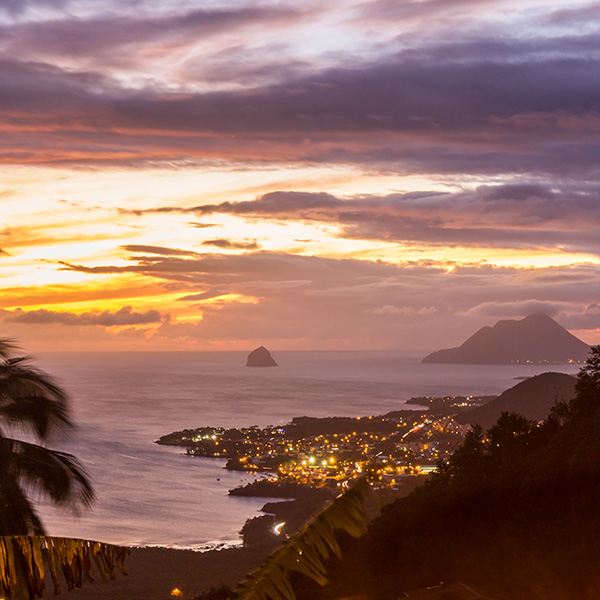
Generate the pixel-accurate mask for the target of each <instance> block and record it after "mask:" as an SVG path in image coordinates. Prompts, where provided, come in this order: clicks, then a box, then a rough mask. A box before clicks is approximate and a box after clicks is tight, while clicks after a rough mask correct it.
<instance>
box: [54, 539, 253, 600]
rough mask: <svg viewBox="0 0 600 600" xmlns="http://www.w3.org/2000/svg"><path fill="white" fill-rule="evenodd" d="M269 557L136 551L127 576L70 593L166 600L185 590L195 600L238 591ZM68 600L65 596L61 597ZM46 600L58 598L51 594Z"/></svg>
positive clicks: (97, 598)
mask: <svg viewBox="0 0 600 600" xmlns="http://www.w3.org/2000/svg"><path fill="white" fill-rule="evenodd" d="M264 557H265V553H264V552H263V551H260V550H257V549H253V548H242V547H239V548H223V549H221V550H211V551H209V552H195V551H192V550H173V549H170V548H132V550H131V554H130V555H129V556H128V557H127V559H126V561H125V568H126V570H127V576H123V575H121V574H120V573H117V576H116V579H115V580H114V581H108V582H106V583H105V582H103V581H102V579H101V578H100V577H96V578H95V579H96V580H95V581H94V583H92V584H85V585H84V586H83V587H82V588H81V589H77V590H73V591H71V592H69V593H68V594H69V595H68V596H66V597H68V598H72V599H73V600H76V599H77V598H79V599H82V600H159V599H160V600H165V599H168V598H171V591H172V590H173V589H175V588H177V589H179V590H181V592H182V593H183V596H182V597H183V598H186V599H188V600H189V599H191V598H194V596H196V595H198V594H200V593H201V592H203V591H208V590H209V589H210V588H211V587H215V588H218V587H220V586H221V585H224V584H225V585H229V586H231V587H234V586H235V585H236V584H237V583H238V582H240V581H242V580H243V579H244V577H245V575H246V573H249V572H251V571H253V570H254V569H256V568H257V567H259V566H260V564H261V563H262V561H263V559H264ZM61 596H64V593H62V594H61ZM46 598H54V594H53V591H52V590H47V593H46Z"/></svg>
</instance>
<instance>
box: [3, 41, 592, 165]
mask: <svg viewBox="0 0 600 600" xmlns="http://www.w3.org/2000/svg"><path fill="white" fill-rule="evenodd" d="M577 47H579V48H586V49H587V50H588V52H587V53H585V54H584V53H581V52H578V51H577ZM599 49H600V40H599V38H598V36H597V35H588V36H585V35H581V36H580V37H577V38H575V37H573V36H571V37H570V38H562V37H557V38H556V39H541V40H540V39H533V40H531V41H527V42H518V41H515V42H514V43H511V44H509V43H506V42H504V41H502V40H500V39H496V40H494V39H491V40H483V39H475V40H472V41H471V42H469V43H464V42H455V43H453V44H448V43H446V44H438V45H437V46H431V47H428V48H424V49H419V50H407V51H406V52H404V53H399V54H397V55H395V56H388V57H385V58H381V59H378V60H377V61H374V62H371V63H369V64H364V65H362V66H352V65H350V66H348V67H347V68H344V69H341V68H338V69H329V70H327V71H324V72H322V73H319V74H313V75H310V76H303V77H296V78H294V79H290V80H287V81H284V82H282V83H280V84H277V85H270V86H266V87H256V88H253V89H251V90H235V91H222V92H212V93H204V94H201V93H189V92H188V93H185V92H178V93H176V94H175V93H159V92H158V91H156V90H153V89H150V88H146V89H137V90H131V89H124V88H122V87H120V86H118V85H117V84H116V83H115V82H112V81H110V80H109V79H107V78H104V77H101V76H99V75H97V74H94V73H87V74H86V73H70V72H66V71H63V70H61V69H59V68H57V67H51V66H48V65H42V64H38V63H20V62H17V61H14V60H13V61H11V60H8V59H5V60H4V61H3V62H2V63H1V64H0V110H2V112H3V115H2V117H3V120H4V125H5V128H6V135H4V136H3V140H2V141H0V155H2V156H4V159H5V160H7V161H10V162H45V163H59V164H69V163H73V162H75V163H77V162H79V163H83V164H86V163H90V164H93V163H94V161H96V164H99V165H101V164H111V163H113V164H120V165H124V164H130V165H132V164H133V165H143V164H150V165H153V164H160V163H161V162H165V163H166V164H173V165H175V166H182V165H185V164H190V165H194V164H197V163H198V161H202V160H214V159H227V160H238V161H250V162H252V161H256V162H259V163H260V162H269V163H273V161H280V162H305V163H306V162H309V163H310V162H313V163H314V162H319V163H335V162H338V163H339V162H342V163H344V162H345V163H361V164H365V165H371V166H374V167H380V168H390V169H391V168H393V169H394V170H395V171H396V172H410V171H415V172H436V173H464V174H478V173H479V174H495V173H508V172H513V173H522V174H524V173H534V174H541V173H551V174H553V175H555V174H558V175H569V176H572V175H574V174H579V175H581V174H586V173H589V174H594V173H596V172H597V170H598V161H597V160H596V158H595V157H596V156H598V155H599V154H600V141H599V136H598V132H600V116H599V115H598V110H597V108H598V106H600V61H599V60H598V59H597V58H594V57H593V56H592V54H593V53H594V52H596V53H597V52H598V50H599ZM225 72H226V69H225V68H224V73H225ZM32 124H35V125H37V126H38V129H37V130H35V129H34V130H32V128H31V125H32ZM67 149H68V151H67Z"/></svg>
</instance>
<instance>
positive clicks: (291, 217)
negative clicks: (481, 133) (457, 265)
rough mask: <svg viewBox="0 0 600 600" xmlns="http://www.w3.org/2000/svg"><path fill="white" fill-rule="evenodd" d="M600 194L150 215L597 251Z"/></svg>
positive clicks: (419, 196)
mask: <svg viewBox="0 0 600 600" xmlns="http://www.w3.org/2000/svg"><path fill="white" fill-rule="evenodd" d="M599 193H600V187H599V186H598V185H597V184H596V183H591V184H587V183H583V184H576V183H573V182H568V183H565V184H558V183H552V184H550V183H539V182H536V183H531V182H527V181H525V182H522V183H509V184H501V185H481V186H479V187H477V188H475V189H459V190H457V191H449V192H433V191H422V192H410V193H403V194H402V193H395V194H389V195H387V196H373V195H362V196H358V197H351V198H341V197H336V196H334V195H332V194H328V193H322V192H321V193H311V192H294V191H278V192H269V193H267V194H264V195H262V196H260V197H258V198H256V199H255V200H248V201H241V202H223V203H221V204H205V205H198V206H191V207H187V208H184V207H169V206H163V207H158V208H153V209H149V210H148V211H147V212H149V213H154V212H157V213H169V212H174V213H184V214H185V213H192V214H195V215H198V216H207V215H214V214H226V215H235V216H239V217H243V218H246V219H250V220H265V219H270V220H275V221H309V222H321V223H327V224H335V225H337V226H338V227H339V230H338V235H339V236H340V237H347V238H352V239H367V240H385V241H388V242H398V243H404V242H411V243H418V244H422V245H435V246H441V245H449V246H463V247H488V248H513V249H515V248H528V249H535V248H537V249H560V250H561V251H563V252H587V253H590V254H598V253H600V238H598V236H597V230H598V229H599V228H600V211H599V209H598V203H597V198H598V194H599ZM136 212H137V213H138V214H141V212H140V211H136Z"/></svg>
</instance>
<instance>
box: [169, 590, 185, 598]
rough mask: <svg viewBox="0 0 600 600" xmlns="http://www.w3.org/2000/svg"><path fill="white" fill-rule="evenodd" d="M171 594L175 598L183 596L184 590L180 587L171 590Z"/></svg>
mask: <svg viewBox="0 0 600 600" xmlns="http://www.w3.org/2000/svg"><path fill="white" fill-rule="evenodd" d="M171 596H173V597H175V598H183V592H182V591H181V590H180V589H179V588H175V589H173V590H171Z"/></svg>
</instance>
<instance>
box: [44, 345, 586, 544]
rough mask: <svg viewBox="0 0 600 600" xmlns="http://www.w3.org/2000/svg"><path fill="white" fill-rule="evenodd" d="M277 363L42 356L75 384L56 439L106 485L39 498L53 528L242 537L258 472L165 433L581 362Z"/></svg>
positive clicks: (98, 535) (92, 535) (496, 380)
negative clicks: (90, 494)
mask: <svg viewBox="0 0 600 600" xmlns="http://www.w3.org/2000/svg"><path fill="white" fill-rule="evenodd" d="M272 354H273V356H274V358H275V359H276V360H277V362H278V363H279V366H278V367H273V368H248V367H245V362H246V355H247V353H246V352H117V353H53V354H44V355H40V356H38V357H37V360H36V361H35V365H36V366H37V367H38V368H40V369H42V370H44V371H46V372H47V373H48V374H50V375H52V376H53V377H54V378H55V379H56V380H58V382H59V383H60V384H61V385H62V386H63V387H64V388H65V389H66V390H67V391H68V393H69V395H70V398H71V409H72V414H73V417H74V420H75V421H76V423H77V428H76V430H75V431H74V432H73V433H72V435H71V436H70V437H69V438H68V439H66V440H64V441H57V442H56V443H53V444H52V447H54V448H60V449H63V450H65V451H67V452H70V453H72V454H74V455H75V456H77V457H78V458H79V460H80V461H81V462H82V464H83V466H84V467H85V469H86V471H87V472H88V474H89V476H90V478H91V480H92V482H93V484H94V488H95V491H96V495H97V499H96V502H95V504H94V506H93V507H92V508H91V509H89V510H85V511H83V512H82V513H81V514H80V515H79V516H75V515H73V514H72V513H71V512H68V511H67V512H65V511H64V510H63V509H57V508H55V507H52V506H50V505H48V504H44V503H43V502H40V501H39V500H37V506H38V507H39V513H40V516H41V517H42V520H43V522H44V524H45V525H46V528H47V531H48V534H49V535H57V536H66V537H81V538H87V539H94V540H99V541H104V542H110V543H115V544H123V545H129V546H164V547H171V548H194V549H205V548H206V549H207V548H212V547H215V546H218V545H220V544H227V545H229V544H237V543H239V542H240V537H239V530H240V529H241V527H242V525H243V524H244V522H245V521H246V519H248V518H250V517H253V516H258V515H259V514H261V513H260V512H259V510H260V508H261V506H262V505H263V504H264V503H265V501H266V500H265V499H262V498H240V497H230V496H228V494H227V492H228V490H229V489H231V488H232V487H235V486H237V485H241V484H242V483H245V482H247V481H249V480H251V479H252V478H253V476H252V475H245V474H241V473H238V472H230V471H227V470H225V469H224V468H223V467H224V465H225V461H224V460H221V459H214V458H197V457H188V456H186V455H185V454H184V452H183V451H182V449H181V448H175V447H166V446H159V445H157V444H155V443H154V441H155V440H157V439H158V438H159V437H160V436H161V435H164V434H167V433H170V432H172V431H179V430H181V429H186V428H193V427H200V426H226V427H233V426H240V427H241V426H250V425H258V426H261V427H262V426H266V425H277V424H284V423H287V422H289V421H290V420H291V419H292V418H293V417H295V416H303V415H307V416H316V417H324V416H363V415H378V414H384V413H386V412H389V411H391V410H398V409H401V408H403V407H404V403H405V402H406V401H407V400H409V399H410V398H411V397H413V396H423V395H431V396H439V395H446V394H450V395H470V394H486V395H487V394H499V393H500V392H502V391H504V390H505V389H507V388H509V387H512V386H513V385H515V384H516V383H518V380H517V378H520V377H525V376H532V375H537V374H539V373H543V372H546V371H550V370H553V371H560V372H564V373H571V374H576V373H577V371H578V367H577V365H552V366H547V365H490V366H475V365H432V364H421V363H420V359H421V358H422V356H424V354H426V353H418V354H416V353H410V352H387V351H386V352H275V351H272Z"/></svg>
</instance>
